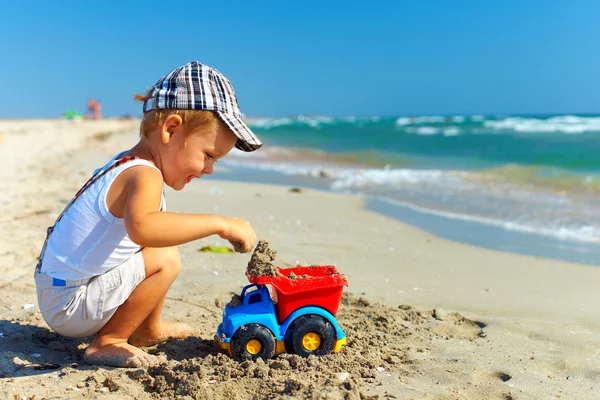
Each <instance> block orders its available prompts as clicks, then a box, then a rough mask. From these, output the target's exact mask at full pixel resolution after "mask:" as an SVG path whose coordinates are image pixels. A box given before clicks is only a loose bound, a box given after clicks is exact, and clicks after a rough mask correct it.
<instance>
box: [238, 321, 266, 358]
mask: <svg viewBox="0 0 600 400" xmlns="http://www.w3.org/2000/svg"><path fill="white" fill-rule="evenodd" d="M252 340H256V341H258V343H260V346H259V347H260V349H259V350H258V351H257V352H256V353H254V351H251V350H252V348H254V349H256V347H257V346H256V343H254V345H253V343H252V342H251V341H252ZM231 352H232V354H233V357H234V358H235V359H236V360H238V361H245V360H256V359H257V358H262V359H263V360H268V359H269V358H271V357H273V355H274V354H275V338H274V337H273V334H272V333H271V331H270V330H269V329H268V328H266V327H264V326H263V325H258V324H250V325H244V326H242V327H241V328H240V329H238V330H237V332H235V333H234V334H233V337H232V338H231Z"/></svg>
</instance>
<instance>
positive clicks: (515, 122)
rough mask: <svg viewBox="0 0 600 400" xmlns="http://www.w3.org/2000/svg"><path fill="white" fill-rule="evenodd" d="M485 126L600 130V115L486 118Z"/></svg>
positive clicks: (570, 131)
mask: <svg viewBox="0 0 600 400" xmlns="http://www.w3.org/2000/svg"><path fill="white" fill-rule="evenodd" d="M483 126H485V127H487V128H491V129H493V130H496V131H514V132H562V133H569V134H574V133H584V132H600V117H579V116H575V115H563V116H555V117H550V118H546V119H539V118H525V117H507V118H503V119H499V120H486V121H484V122H483Z"/></svg>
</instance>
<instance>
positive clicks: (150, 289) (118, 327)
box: [85, 247, 181, 367]
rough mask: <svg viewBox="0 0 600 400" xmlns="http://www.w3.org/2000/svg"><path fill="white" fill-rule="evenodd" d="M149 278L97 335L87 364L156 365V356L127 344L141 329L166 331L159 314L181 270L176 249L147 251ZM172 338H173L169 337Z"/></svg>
mask: <svg viewBox="0 0 600 400" xmlns="http://www.w3.org/2000/svg"><path fill="white" fill-rule="evenodd" d="M142 255H143V257H144V267H145V271H146V279H144V281H142V282H141V283H140V284H139V285H138V286H137V287H136V288H135V290H134V291H133V292H132V293H131V295H130V296H129V298H128V299H127V300H126V301H125V303H123V304H122V305H121V306H120V307H119V308H118V309H117V311H116V312H115V314H114V315H113V316H112V318H111V319H110V320H109V321H108V322H107V324H106V325H105V326H104V327H103V328H102V329H101V330H100V332H98V334H97V335H96V337H95V338H94V341H93V342H92V344H91V345H90V346H89V347H88V348H87V350H86V352H85V361H86V362H87V363H90V364H104V365H112V366H119V367H140V366H147V365H150V364H152V363H154V362H155V361H156V360H155V357H154V356H151V355H149V354H147V353H146V352H144V351H142V350H140V349H138V348H137V347H135V346H132V345H130V344H128V343H127V339H128V338H129V337H130V336H131V335H132V334H133V333H134V332H136V330H137V329H138V328H142V332H146V331H148V329H149V332H150V333H152V332H156V329H158V332H163V331H164V330H165V329H164V327H161V323H160V312H161V311H162V305H163V303H164V299H165V297H166V295H167V291H168V290H169V288H170V287H171V285H172V284H173V282H174V281H175V279H176V278H177V275H178V274H179V271H180V270H181V259H180V257H179V251H178V250H177V248H176V247H168V248H144V249H143V250H142ZM170 336H173V335H170Z"/></svg>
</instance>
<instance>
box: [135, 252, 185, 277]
mask: <svg viewBox="0 0 600 400" xmlns="http://www.w3.org/2000/svg"><path fill="white" fill-rule="evenodd" d="M142 253H143V254H144V263H145V264H146V277H148V276H150V275H154V274H155V273H157V272H161V273H166V274H169V275H170V276H173V277H176V276H177V275H179V271H181V257H180V256H179V250H178V249H177V247H167V248H160V249H158V248H152V249H150V248H146V249H144V250H142Z"/></svg>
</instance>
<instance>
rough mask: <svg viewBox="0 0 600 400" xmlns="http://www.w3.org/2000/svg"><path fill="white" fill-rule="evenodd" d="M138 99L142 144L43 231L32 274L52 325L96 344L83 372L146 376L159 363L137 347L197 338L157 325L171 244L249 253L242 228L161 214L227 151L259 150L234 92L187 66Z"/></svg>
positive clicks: (174, 260)
mask: <svg viewBox="0 0 600 400" xmlns="http://www.w3.org/2000/svg"><path fill="white" fill-rule="evenodd" d="M136 99H137V100H142V101H144V106H143V110H144V117H143V120H142V123H141V128H140V141H139V142H138V143H137V144H136V145H135V146H134V147H133V148H131V149H130V150H128V151H125V152H123V153H121V154H119V155H117V156H116V157H115V158H114V159H113V160H111V161H110V162H109V163H108V164H107V165H105V166H104V167H103V168H101V169H99V170H97V171H96V172H95V173H94V176H93V177H92V178H91V179H90V181H88V183H87V184H86V185H84V187H83V188H82V189H81V190H80V191H79V192H78V193H77V194H76V195H75V197H74V198H73V200H71V202H70V203H69V204H68V205H67V207H66V208H65V210H64V211H63V213H62V214H61V215H60V216H59V218H58V219H57V221H56V223H55V225H54V227H52V228H50V229H49V230H48V237H47V239H46V243H44V247H43V248H42V253H41V254H40V261H39V263H38V265H37V267H36V273H35V281H36V286H37V295H38V303H39V306H40V310H41V312H42V315H43V317H44V319H45V320H46V322H47V323H48V325H49V326H50V327H51V328H52V329H54V330H55V331H56V332H58V333H60V334H62V335H65V336H71V337H84V336H89V335H92V334H96V336H95V338H94V341H93V342H92V344H91V345H90V346H89V347H88V348H87V349H86V352H85V361H86V362H87V363H89V364H103V365H111V366H117V367H140V366H148V365H151V364H154V363H155V362H156V361H157V359H156V357H155V356H151V355H150V354H147V353H146V352H144V351H142V350H141V349H139V348H138V347H139V346H150V345H153V344H156V343H159V342H162V341H165V340H166V339H167V338H169V337H174V338H185V337H188V336H190V335H192V334H193V333H194V332H193V331H192V329H191V328H189V327H187V326H185V325H183V324H177V323H168V322H162V321H161V320H160V314H161V311H162V307H163V303H164V301H165V297H166V294H167V291H168V290H169V288H170V287H171V284H172V283H173V281H174V280H175V278H176V277H177V275H178V274H179V270H180V268H181V260H180V258H179V252H178V250H177V247H175V246H177V245H179V244H182V243H186V242H189V241H192V240H196V239H200V238H203V237H206V236H210V235H214V234H217V235H219V236H221V237H222V238H224V239H227V240H229V241H231V242H232V243H233V244H234V245H235V247H236V249H237V250H238V251H242V252H248V251H250V250H251V249H252V248H253V247H254V245H255V244H256V235H255V233H254V230H253V229H252V227H251V226H250V224H249V223H248V222H246V221H244V220H241V219H236V218H227V217H222V216H217V215H209V214H182V213H173V212H166V211H165V199H164V196H163V187H164V185H165V184H166V185H168V186H170V187H171V188H173V189H175V190H181V189H183V188H184V187H185V185H186V184H188V183H189V182H190V181H191V180H192V179H193V178H200V177H202V176H203V175H204V174H211V173H212V172H213V166H214V163H215V162H216V161H217V160H218V159H219V158H222V157H224V156H225V155H226V154H227V153H229V151H230V150H231V149H232V148H233V147H234V146H236V147H237V148H239V149H241V150H243V151H254V150H256V149H258V148H259V147H260V146H261V145H262V144H261V142H260V141H259V140H258V138H257V137H256V136H254V134H253V133H252V132H251V131H250V129H249V128H248V127H247V126H246V124H245V123H244V122H243V120H242V115H241V112H240V110H239V106H238V103H237V99H236V96H235V93H234V91H233V88H232V86H231V83H229V81H228V80H227V79H226V78H225V77H224V76H223V75H222V74H221V73H219V72H218V71H217V70H215V69H213V68H211V67H208V66H206V65H202V64H200V63H198V62H196V61H194V62H191V63H189V64H186V65H184V66H182V67H179V68H177V69H175V70H173V71H171V72H170V73H169V74H167V75H165V76H164V77H162V78H161V79H160V80H159V81H158V82H157V83H156V84H155V85H154V86H153V88H152V89H151V90H150V91H149V92H148V94H147V95H146V96H139V95H137V96H136Z"/></svg>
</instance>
